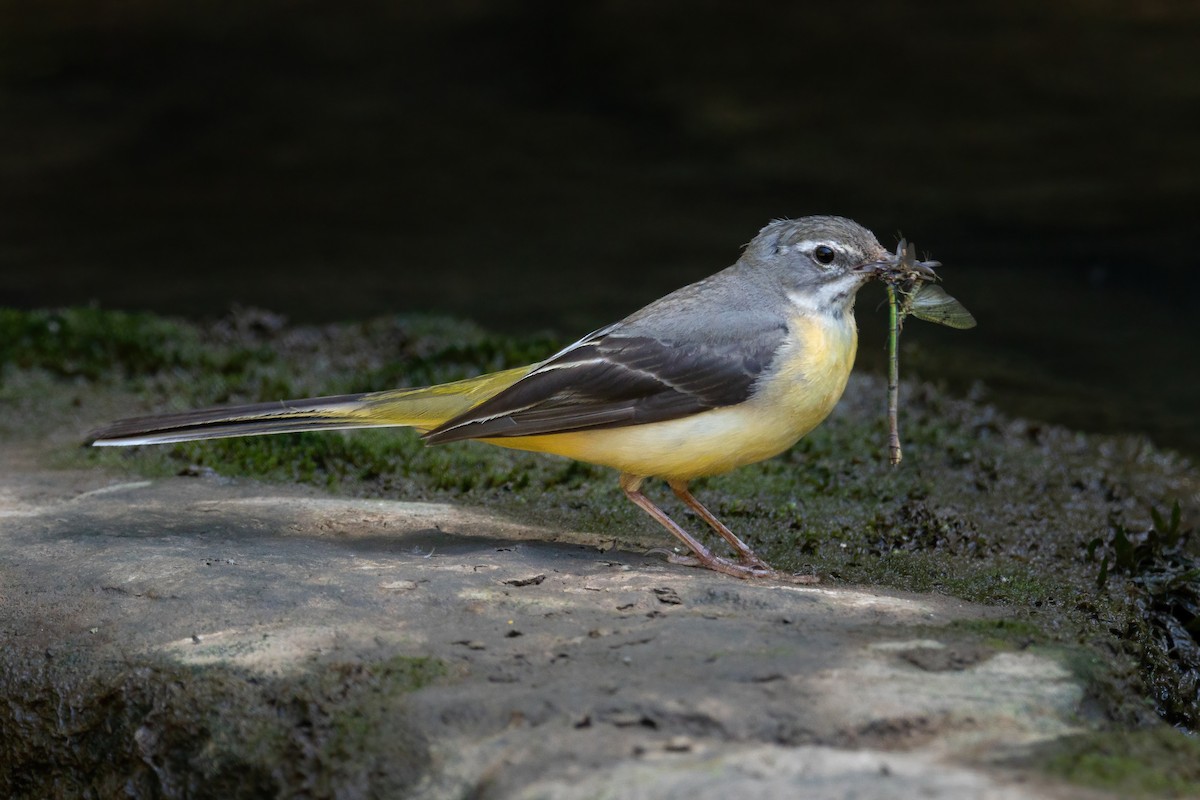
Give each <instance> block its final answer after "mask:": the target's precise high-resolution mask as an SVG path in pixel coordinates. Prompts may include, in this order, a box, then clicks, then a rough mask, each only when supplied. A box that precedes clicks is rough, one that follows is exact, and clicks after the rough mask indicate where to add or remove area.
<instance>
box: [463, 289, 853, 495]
mask: <svg viewBox="0 0 1200 800" xmlns="http://www.w3.org/2000/svg"><path fill="white" fill-rule="evenodd" d="M788 334H789V335H788V339H787V341H786V342H785V343H784V345H783V346H782V347H781V348H780V350H779V353H778V354H777V355H776V357H775V360H774V361H773V362H772V364H771V367H770V369H769V370H768V371H767V372H766V373H764V375H763V377H762V378H760V379H759V382H758V383H757V384H756V386H755V388H754V391H753V394H752V395H751V397H750V398H749V399H748V400H747V401H746V402H744V403H741V404H739V405H736V406H729V407H726V408H718V409H714V410H712V411H705V412H702V413H700V414H695V415H693V416H690V417H684V418H681V419H675V420H669V421H667V422H652V423H648V424H645V425H631V426H629V427H626V428H611V429H606V430H591V431H575V432H571V433H555V434H546V435H541V436H522V437H510V438H497V439H485V440H484V441H487V442H490V443H492V444H497V445H501V446H502V447H511V448H515V449H519V450H533V451H537V452H544V453H556V454H558V455H564V456H568V457H570V458H574V459H576V460H578V461H587V462H589V463H592V464H601V465H604V466H608V467H613V468H615V469H618V470H620V471H621V472H627V473H630V474H633V475H640V476H644V477H661V478H667V479H674V480H690V479H692V478H698V477H702V476H706V475H718V474H720V473H722V472H728V471H729V470H731V469H734V468H735V467H740V466H742V465H745V464H752V463H754V462H756V461H762V460H763V459H767V458H770V457H772V456H775V455H778V454H779V453H781V452H783V451H784V450H786V449H788V448H789V447H791V446H792V445H793V444H795V443H796V442H797V440H799V439H800V437H802V436H803V435H804V434H806V433H808V432H809V431H811V430H812V429H813V428H815V427H816V426H817V425H819V424H820V423H821V421H822V420H824V419H825V417H827V416H828V415H829V412H830V411H832V410H833V407H834V405H836V404H837V401H838V399H839V398H840V397H841V396H842V391H843V390H844V389H845V388H846V381H847V380H848V379H849V377H850V369H851V367H852V366H853V365H854V355H855V351H856V349H857V347H858V332H857V330H856V328H855V325H854V317H853V315H852V314H849V313H847V314H845V315H843V316H842V317H840V318H833V317H815V316H808V315H806V316H799V315H798V316H796V317H794V318H793V319H792V320H791V322H790V323H789V329H788Z"/></svg>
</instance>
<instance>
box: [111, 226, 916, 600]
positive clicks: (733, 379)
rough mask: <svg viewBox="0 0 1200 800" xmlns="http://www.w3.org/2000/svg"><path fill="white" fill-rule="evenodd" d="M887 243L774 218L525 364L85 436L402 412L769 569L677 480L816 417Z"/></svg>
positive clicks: (786, 435) (836, 393) (330, 421)
mask: <svg viewBox="0 0 1200 800" xmlns="http://www.w3.org/2000/svg"><path fill="white" fill-rule="evenodd" d="M897 258H898V257H897V256H896V255H893V254H892V253H889V252H888V251H886V250H884V248H883V247H882V246H880V244H879V242H878V241H877V240H876V238H875V235H874V234H872V233H871V232H870V231H869V230H867V229H866V228H864V227H862V226H861V225H858V224H857V223H855V222H853V221H851V220H848V219H844V218H841V217H825V216H821V217H804V218H802V219H797V220H778V221H775V222H772V223H771V224H770V225H767V226H766V227H765V228H763V229H762V230H761V231H759V233H758V235H757V236H755V237H754V239H753V241H751V242H750V244H748V245H747V246H746V248H745V250H744V251H743V253H742V256H741V258H739V259H738V260H737V263H735V264H734V265H733V266H731V267H729V268H727V269H725V270H722V271H721V272H718V273H717V274H715V275H713V276H711V277H709V278H705V279H704V280H702V281H700V282H698V283H693V284H691V285H690V286H685V287H683V288H682V289H679V290H678V291H675V292H672V293H671V294H668V295H667V296H666V297H663V298H661V299H659V300H656V301H654V302H653V303H651V304H650V305H648V306H646V307H645V308H643V309H642V310H640V311H637V312H635V313H633V314H631V315H630V316H628V317H626V318H625V319H623V320H621V321H620V322H617V323H614V324H612V325H608V326H607V327H604V328H601V329H600V330H598V331H595V332H593V333H590V334H588V335H587V336H585V337H583V338H582V339H580V340H579V341H577V342H575V343H574V344H572V345H570V346H568V347H566V348H564V349H563V350H561V351H559V352H558V353H556V354H554V355H553V356H551V357H550V358H548V359H546V360H545V361H542V362H540V363H537V364H532V365H530V366H526V367H519V368H517V369H509V370H505V371H503V372H495V373H492V374H489V375H481V376H479V377H477V378H468V379H467V380H462V381H456V382H453V383H446V384H441V385H439V386H428V387H424V388H417V389H395V390H391V391H384V392H372V393H369V394H354V395H342V396H337V397H318V398H314V399H309V400H285V401H282V402H274V403H258V404H254V405H244V406H229V407H224V408H211V409H201V410H197V411H187V412H183V413H178V414H165V415H161V416H151V417H139V418H136V419H127V420H122V421H119V422H115V423H113V424H112V425H110V426H108V427H106V428H103V429H101V430H99V431H96V432H95V433H93V434H92V435H91V438H90V440H89V441H90V443H91V444H94V445H137V444H154V443H166V442H181V441H187V440H191V439H215V438H220V437H227V436H248V435H252V434H264V433H283V432H287V431H309V430H328V429H337V428H363V427H372V426H406V427H410V428H415V429H416V430H417V431H419V432H420V433H421V435H422V437H423V438H424V439H425V441H426V442H428V443H430V444H442V443H443V442H457V441H460V440H464V439H478V440H480V441H484V442H488V443H489V444H495V445H500V446H502V447H513V448H517V449H520V450H533V451H537V452H543V453H556V454H558V455H563V456H567V457H569V458H574V459H577V460H579V461H586V462H589V463H592V464H601V465H604V466H608V467H612V468H614V469H616V470H618V471H619V472H620V482H621V488H622V489H623V490H624V491H625V495H626V496H627V497H628V498H629V499H630V500H632V501H633V502H634V503H635V504H637V505H638V506H639V507H640V508H642V509H643V510H644V511H645V512H646V513H648V514H649V515H650V516H652V517H653V518H654V519H656V520H658V522H659V523H661V524H662V525H663V527H665V528H666V529H667V530H669V531H670V532H671V533H672V534H674V535H675V536H676V537H678V539H679V540H680V541H681V542H683V543H684V544H685V545H686V546H687V548H688V549H689V550H690V551H691V552H692V554H693V556H692V557H690V558H675V559H673V560H675V561H678V562H682V563H689V564H693V565H702V566H705V567H708V568H710V569H714V570H718V571H720V572H724V573H726V574H729V575H734V576H737V577H742V578H745V577H753V576H767V575H774V574H776V573H774V571H773V570H772V569H771V567H770V566H768V565H767V564H766V562H764V561H763V560H762V559H760V558H759V557H758V556H757V555H755V554H754V552H753V551H752V550H751V549H750V548H749V547H747V546H746V544H745V543H743V542H742V540H741V539H739V538H738V537H737V536H735V535H734V534H733V532H732V531H730V530H729V529H728V528H726V527H725V526H724V525H723V524H721V522H720V521H719V520H718V519H717V518H716V517H715V516H713V514H712V513H711V512H710V511H709V510H708V509H706V508H705V507H704V506H703V505H701V504H700V501H698V500H697V499H696V498H695V497H693V496H692V494H691V492H689V491H688V482H689V481H691V480H692V479H694V478H700V477H703V476H707V475H717V474H720V473H723V472H727V471H729V470H731V469H733V468H735V467H740V466H742V465H744V464H751V463H754V462H756V461H761V460H763V459H767V458H770V457H772V456H774V455H778V454H779V453H781V452H783V451H784V450H787V449H788V448H789V447H791V446H792V445H793V444H795V443H796V442H797V441H798V440H799V439H800V437H802V436H804V435H805V434H806V433H808V432H809V431H811V430H812V429H813V428H815V427H816V426H817V425H818V424H820V422H821V421H822V420H824V419H825V417H826V416H828V414H829V412H830V411H831V410H832V409H833V407H834V405H835V404H836V403H837V401H838V399H839V398H840V397H841V395H842V390H843V389H845V388H846V381H847V379H848V378H849V377H850V368H851V366H852V365H853V363H854V354H855V350H856V348H857V345H858V331H857V328H856V327H855V323H854V297H855V294H856V293H857V292H858V290H859V289H860V288H861V287H862V286H863V285H864V284H865V283H866V282H867V281H868V280H870V279H871V278H872V277H873V276H875V275H876V274H881V273H883V272H885V271H886V270H888V269H895V268H896V262H897ZM647 478H663V479H665V480H666V482H667V485H669V486H670V487H671V489H672V490H673V491H674V492H675V494H676V495H677V496H678V497H679V498H680V499H681V500H682V501H683V502H684V503H686V504H687V505H688V506H689V507H690V508H691V509H692V510H693V511H695V512H696V514H698V515H699V516H700V518H701V519H703V520H704V521H705V522H706V523H708V525H709V526H711V527H712V529H713V530H714V531H716V532H717V533H718V534H719V535H720V536H721V537H722V538H724V539H725V541H727V542H728V543H729V544H730V545H731V546H732V548H733V550H734V551H735V552H736V554H737V560H736V561H734V560H730V559H727V558H723V557H721V556H718V555H716V554H714V553H713V552H712V551H710V550H709V549H708V548H707V547H705V546H704V545H703V544H702V543H701V542H700V541H699V540H697V539H696V538H695V537H693V536H692V535H691V534H689V533H688V532H687V531H685V530H684V529H683V528H681V527H680V526H679V525H678V524H676V523H675V521H674V520H672V519H671V518H670V517H668V516H667V515H666V513H664V512H663V511H662V509H660V508H659V507H658V506H656V505H655V504H654V503H653V502H651V501H650V499H649V498H647V497H646V496H645V495H644V494H642V491H641V488H642V484H643V483H644V482H645V480H646V479H647Z"/></svg>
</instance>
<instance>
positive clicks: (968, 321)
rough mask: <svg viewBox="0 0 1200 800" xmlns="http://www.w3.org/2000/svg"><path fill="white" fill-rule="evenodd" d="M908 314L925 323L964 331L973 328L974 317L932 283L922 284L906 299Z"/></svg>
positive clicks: (943, 290)
mask: <svg viewBox="0 0 1200 800" xmlns="http://www.w3.org/2000/svg"><path fill="white" fill-rule="evenodd" d="M906 310H907V312H908V313H909V314H912V315H913V316H914V317H916V318H917V319H922V320H925V321H926V322H935V323H937V324H938V325H945V326H946V327H948V328H957V329H959V330H966V329H967V328H974V327H975V317H973V316H971V312H970V311H967V309H966V307H965V306H964V305H963V304H962V303H960V302H958V301H957V300H955V299H954V298H953V297H951V296H950V295H949V294H947V293H946V290H945V289H943V288H942V287H940V286H938V285H936V284H933V283H924V284H921V286H919V287H918V288H917V290H916V291H915V292H913V294H912V296H911V297H909V298H908V308H907V309H906Z"/></svg>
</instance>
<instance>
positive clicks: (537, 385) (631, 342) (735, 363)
mask: <svg viewBox="0 0 1200 800" xmlns="http://www.w3.org/2000/svg"><path fill="white" fill-rule="evenodd" d="M785 333H786V328H785V327H784V325H782V324H779V325H769V326H765V327H762V328H760V329H758V330H756V331H753V332H747V333H745V334H744V335H743V336H741V337H739V338H736V339H732V338H714V339H712V340H703V339H702V340H699V341H697V340H691V341H687V342H670V341H662V340H661V339H658V338H655V337H649V336H636V335H627V334H621V333H619V332H601V333H600V334H599V335H596V336H594V337H589V338H587V339H584V340H583V341H581V342H579V343H578V344H577V345H575V346H574V347H571V348H568V349H567V350H565V351H564V352H562V353H560V354H559V355H557V356H555V357H553V358H551V359H550V360H549V361H547V362H546V363H545V364H542V365H541V366H540V367H538V368H537V369H535V370H534V371H533V372H531V373H530V374H529V375H527V376H525V377H524V378H522V379H521V380H519V381H517V382H516V383H514V384H513V385H512V386H510V387H509V388H508V389H505V390H504V391H503V392H501V393H500V394H498V395H496V396H495V397H493V398H491V399H489V400H487V401H485V402H483V403H481V404H480V405H478V406H476V407H475V408H473V409H471V410H470V411H468V412H466V413H464V414H462V415H460V416H458V417H455V418H454V419H451V420H448V421H447V422H446V423H444V424H443V425H441V426H440V427H438V428H436V429H434V430H432V431H430V432H429V433H428V434H426V436H425V439H426V441H429V442H431V443H442V442H453V441H458V440H461V439H480V438H491V437H505V436H532V435H536V434H546V433H561V432H564V431H579V430H589V429H596V428H611V427H617V426H625V425H641V424H644V423H647V422H661V421H665V420H670V419H677V418H679V417H685V416H689V415H691V414H696V413H698V412H701V411H707V410H709V409H713V408H720V407H723V406H730V405H735V404H737V403H741V402H744V401H745V400H746V399H747V398H748V397H749V396H750V393H751V391H752V389H753V386H754V382H755V381H756V380H757V379H758V377H759V375H761V374H762V373H763V371H764V370H766V369H767V367H768V366H769V364H770V363H771V360H772V359H773V357H774V355H775V352H776V351H777V350H778V349H779V345H780V343H781V342H782V340H783V337H784V335H785ZM689 338H690V337H689Z"/></svg>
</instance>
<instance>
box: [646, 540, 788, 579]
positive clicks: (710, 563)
mask: <svg viewBox="0 0 1200 800" xmlns="http://www.w3.org/2000/svg"><path fill="white" fill-rule="evenodd" d="M646 554H647V555H650V554H655V555H664V556H666V557H667V562H668V563H670V564H680V565H682V566H685V567H703V568H704V569H711V570H714V571H716V572H721V573H724V574H726V575H732V576H733V577H735V578H786V577H787V576H785V575H783V574H782V573H780V572H776V571H775V570H774V569H772V568H771V567H770V566H769V565H768V564H767V563H766V562H765V561H763V560H762V559H760V558H758V557H757V556H756V557H755V560H754V563H747V562H734V561H730V560H729V559H727V558H721V557H720V556H717V555H713V554H711V553H707V554H705V555H704V556H700V555H696V554H692V555H686V556H685V555H680V554H679V553H675V552H672V551H671V550H668V549H666V548H665V547H656V548H654V549H653V550H647V551H646Z"/></svg>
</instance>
